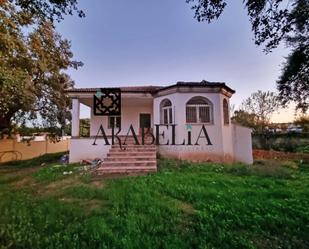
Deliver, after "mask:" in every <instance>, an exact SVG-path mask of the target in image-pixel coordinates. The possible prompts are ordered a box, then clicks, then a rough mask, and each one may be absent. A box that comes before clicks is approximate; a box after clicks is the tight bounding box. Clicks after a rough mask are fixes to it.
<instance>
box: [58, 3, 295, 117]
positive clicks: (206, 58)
mask: <svg viewBox="0 0 309 249" xmlns="http://www.w3.org/2000/svg"><path fill="white" fill-rule="evenodd" d="M79 7H80V8H81V9H82V10H84V12H85V13H86V18H78V17H77V15H75V16H73V17H70V16H69V17H65V20H64V21H62V22H61V23H60V24H58V25H57V30H58V31H59V32H60V33H61V34H62V36H63V37H64V38H67V39H69V40H71V41H72V50H73V52H74V57H75V59H76V60H81V61H82V62H83V63H84V66H83V67H82V68H80V69H79V70H77V71H75V70H70V71H69V74H70V75H71V77H72V78H73V79H74V81H75V86H76V87H98V86H100V87H104V86H128V85H169V84H173V83H175V82H177V81H201V80H203V79H205V80H208V81H220V82H226V83H227V84H228V85H229V86H230V87H231V88H233V89H235V90H236V94H235V95H234V96H233V98H232V103H234V104H236V106H237V105H239V104H240V102H241V101H242V100H243V99H244V98H246V97H248V96H249V95H250V94H251V93H252V92H254V91H257V90H259V89H261V90H264V91H265V90H275V89H276V84H275V82H276V79H277V78H278V76H279V74H280V68H281V64H282V62H283V61H284V56H286V55H287V52H288V51H287V50H286V49H284V48H283V47H281V48H279V49H277V50H275V51H274V52H273V53H271V54H268V55H266V54H265V53H263V51H262V50H263V47H257V46H256V45H255V44H254V41H253V33H252V32H251V26H250V22H249V18H248V16H247V15H246V10H245V9H244V7H243V5H242V1H229V4H228V6H227V7H226V9H225V12H224V13H223V15H222V16H221V17H220V18H219V20H217V21H214V22H213V23H211V24H207V23H198V22H197V21H196V20H195V19H194V18H193V15H194V12H193V10H191V9H190V5H188V4H186V3H185V0H156V1H151V0H130V1H128V0H118V1H114V0H91V1H80V3H79ZM290 116H291V113H287V112H286V114H285V115H284V114H281V115H280V120H281V121H287V120H289V119H290Z"/></svg>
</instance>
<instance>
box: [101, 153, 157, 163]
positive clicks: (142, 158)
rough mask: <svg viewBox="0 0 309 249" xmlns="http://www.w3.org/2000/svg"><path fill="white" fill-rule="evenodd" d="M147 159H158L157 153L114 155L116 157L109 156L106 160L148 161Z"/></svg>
mask: <svg viewBox="0 0 309 249" xmlns="http://www.w3.org/2000/svg"><path fill="white" fill-rule="evenodd" d="M147 160H151V161H154V160H156V155H153V156H128V155H125V156H114V157H109V156H107V157H106V158H105V159H104V162H109V161H132V162H135V161H147Z"/></svg>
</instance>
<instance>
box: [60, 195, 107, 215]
mask: <svg viewBox="0 0 309 249" xmlns="http://www.w3.org/2000/svg"><path fill="white" fill-rule="evenodd" d="M59 201H62V202H65V203H71V204H72V203H73V204H76V205H79V206H80V207H81V208H82V209H84V210H85V212H86V213H90V212H91V211H93V210H96V209H100V208H102V207H103V205H104V202H103V201H102V200H94V199H93V200H88V199H78V198H67V197H62V198H60V199H59Z"/></svg>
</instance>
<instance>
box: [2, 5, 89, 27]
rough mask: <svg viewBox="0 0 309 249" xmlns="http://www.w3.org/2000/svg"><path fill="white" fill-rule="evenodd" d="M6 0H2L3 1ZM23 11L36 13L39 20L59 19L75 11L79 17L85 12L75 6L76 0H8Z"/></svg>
mask: <svg viewBox="0 0 309 249" xmlns="http://www.w3.org/2000/svg"><path fill="white" fill-rule="evenodd" d="M5 1H6V0H4V2H5ZM9 1H10V2H12V3H14V4H15V5H16V6H18V7H19V8H21V9H22V10H23V11H24V12H27V13H32V14H34V15H36V16H37V17H38V18H39V19H40V20H49V21H51V22H53V21H54V20H57V21H60V20H62V19H63V16H64V15H68V14H69V15H72V14H73V13H74V12H77V14H78V15H79V17H84V16H85V13H84V12H83V11H82V10H80V9H78V8H77V0H57V1H55V0H45V1H42V0H9Z"/></svg>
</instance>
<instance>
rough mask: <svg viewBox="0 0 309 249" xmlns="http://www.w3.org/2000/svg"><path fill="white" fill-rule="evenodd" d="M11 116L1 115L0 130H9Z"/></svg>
mask: <svg viewBox="0 0 309 249" xmlns="http://www.w3.org/2000/svg"><path fill="white" fill-rule="evenodd" d="M11 118H12V116H5V117H0V132H3V131H5V130H7V131H9V129H10V126H11Z"/></svg>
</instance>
